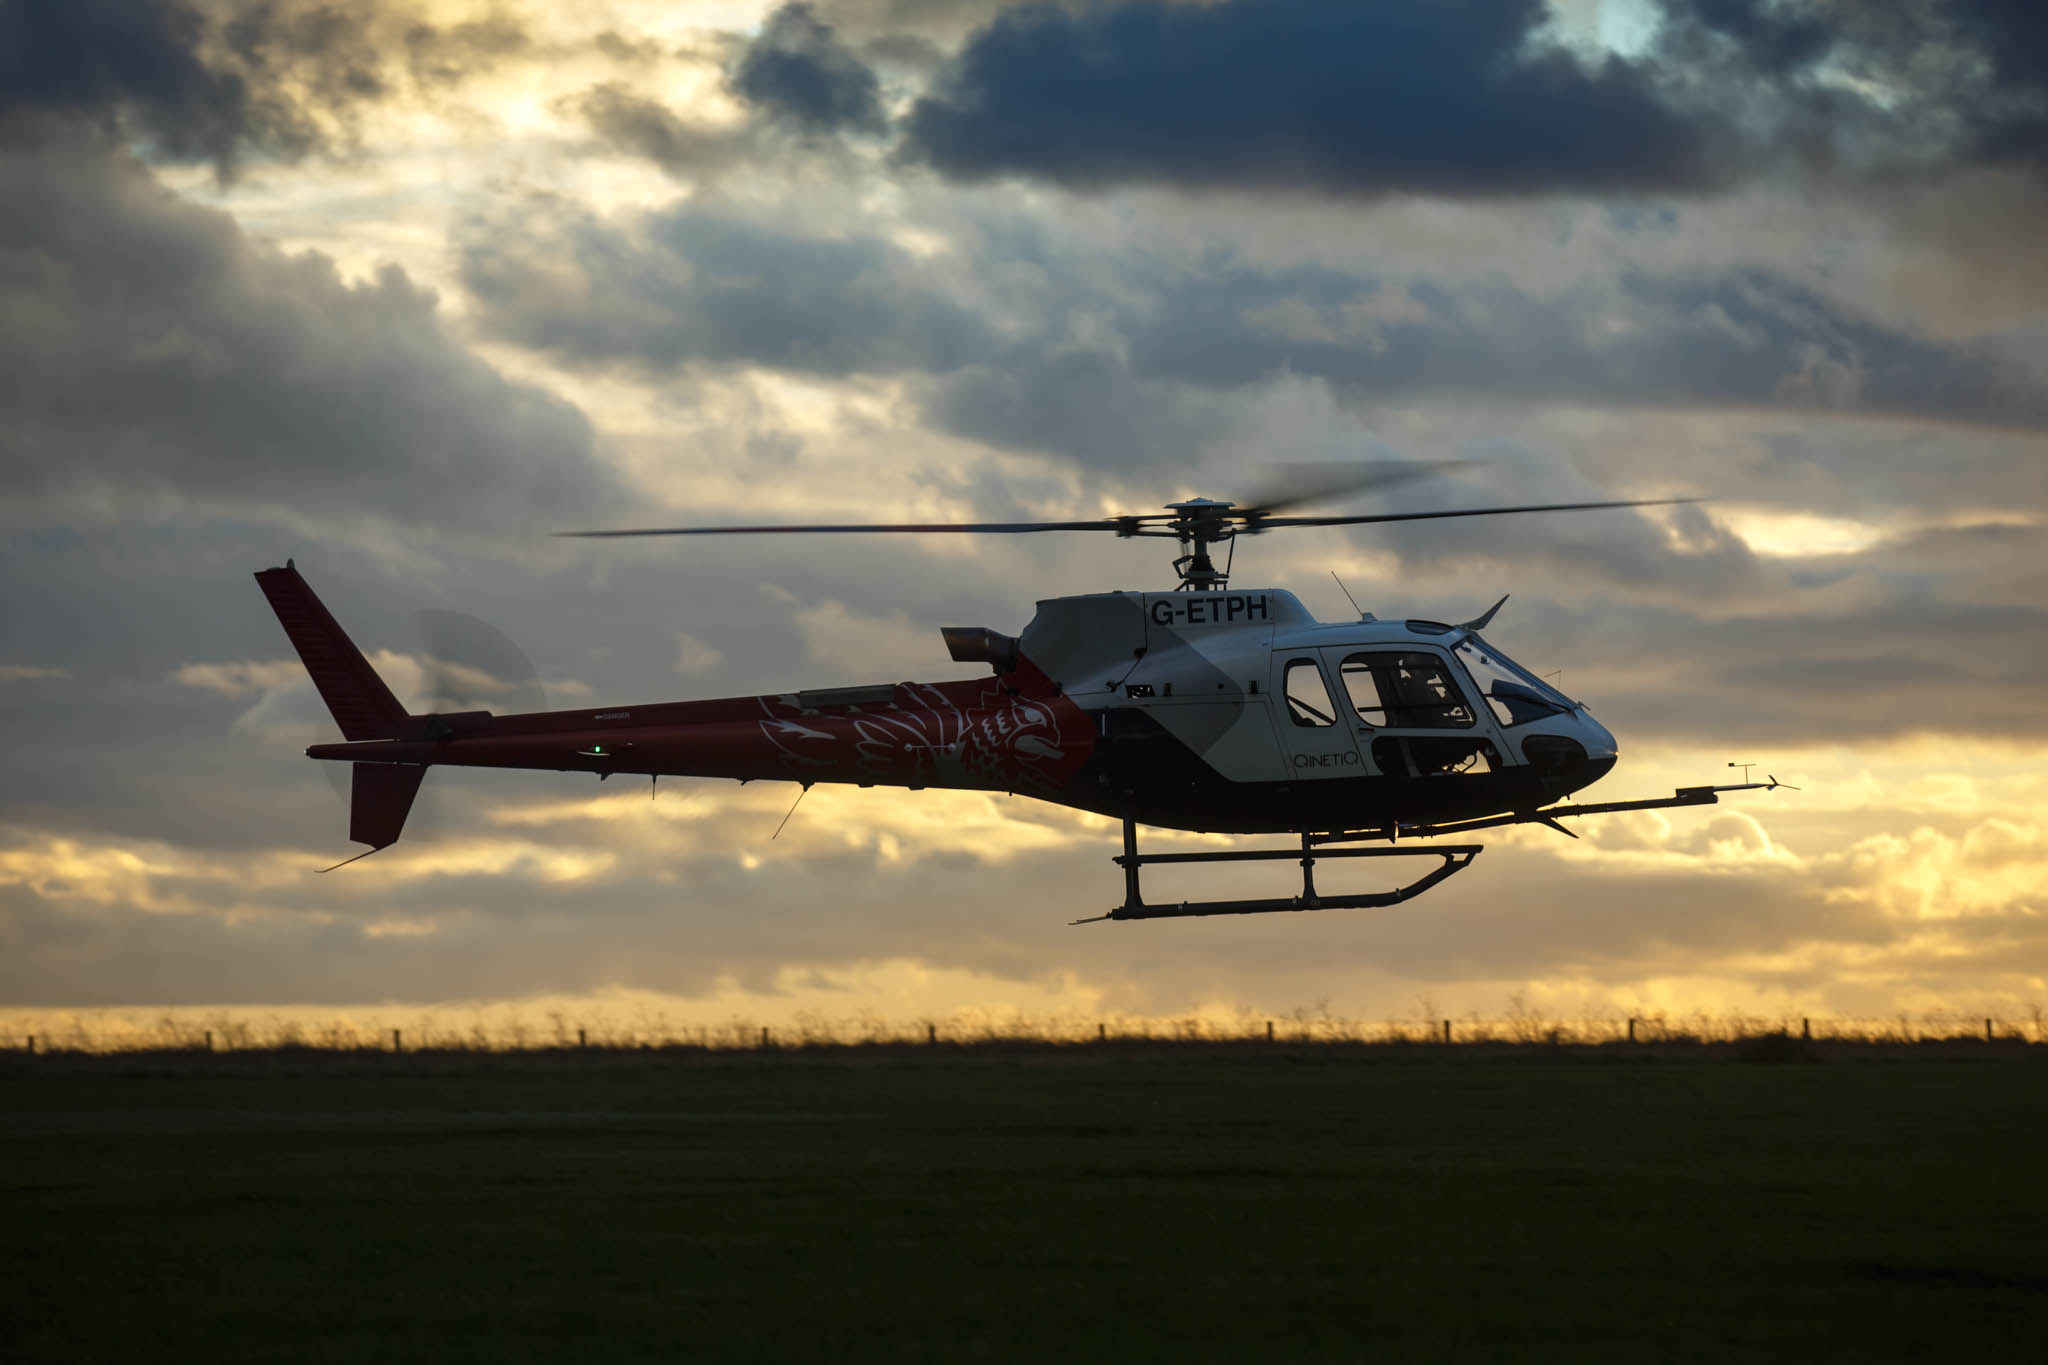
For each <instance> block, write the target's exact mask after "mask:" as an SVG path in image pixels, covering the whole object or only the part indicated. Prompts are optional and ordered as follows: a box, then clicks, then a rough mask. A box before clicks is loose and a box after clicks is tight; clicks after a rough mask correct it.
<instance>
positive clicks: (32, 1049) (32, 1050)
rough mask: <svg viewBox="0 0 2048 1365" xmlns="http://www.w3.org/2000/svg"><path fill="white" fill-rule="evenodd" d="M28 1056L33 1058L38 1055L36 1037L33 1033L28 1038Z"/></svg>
mask: <svg viewBox="0 0 2048 1365" xmlns="http://www.w3.org/2000/svg"><path fill="white" fill-rule="evenodd" d="M28 1055H29V1056H31V1057H33V1056H35V1055H36V1036H35V1035H34V1034H33V1033H31V1034H30V1035H29V1036H28Z"/></svg>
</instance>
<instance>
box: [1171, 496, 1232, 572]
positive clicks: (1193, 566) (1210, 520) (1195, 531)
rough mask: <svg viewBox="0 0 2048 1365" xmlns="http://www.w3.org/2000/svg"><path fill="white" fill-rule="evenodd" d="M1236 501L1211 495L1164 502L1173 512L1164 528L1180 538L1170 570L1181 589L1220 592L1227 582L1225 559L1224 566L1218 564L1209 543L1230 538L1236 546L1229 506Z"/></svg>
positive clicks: (1227, 568) (1226, 563) (1226, 562)
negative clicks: (1177, 577) (1210, 552)
mask: <svg viewBox="0 0 2048 1365" xmlns="http://www.w3.org/2000/svg"><path fill="white" fill-rule="evenodd" d="M1236 505H1237V504H1235V503H1229V502H1218V501H1216V500H1215V499H1214V498H1189V499H1188V500H1187V501H1185V502H1170V503H1168V504H1166V507H1167V510H1168V511H1170V512H1173V513H1175V514H1176V515H1175V517H1174V519H1173V520H1172V521H1170V522H1168V523H1167V525H1166V529H1167V531H1168V532H1170V533H1171V534H1172V535H1173V536H1175V537H1176V538H1177V539H1178V540H1179V541H1180V549H1181V555H1180V558H1179V559H1176V560H1174V561H1173V571H1174V572H1175V573H1176V574H1178V575H1180V591H1182V592H1220V591H1222V590H1223V589H1224V588H1227V587H1229V586H1230V568H1229V563H1228V561H1225V565H1224V567H1223V568H1221V569H1219V568H1217V567H1216V561H1215V560H1214V559H1213V558H1211V557H1210V555H1209V547H1210V546H1211V545H1213V544H1215V543H1217V542H1218V541H1229V542H1233V543H1232V547H1231V548H1232V549H1233V550H1235V549H1236V546H1235V543H1234V542H1235V541H1236V538H1237V528H1236V527H1235V526H1232V525H1231V524H1230V523H1231V521H1232V520H1233V518H1232V517H1231V516H1230V510H1231V508H1233V507H1235V506H1236ZM1239 516H1240V517H1242V516H1243V514H1242V513H1240V514H1239ZM1232 557H1233V558H1234V557H1235V556H1234V555H1233V556H1232Z"/></svg>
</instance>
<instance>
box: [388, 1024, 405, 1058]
mask: <svg viewBox="0 0 2048 1365" xmlns="http://www.w3.org/2000/svg"><path fill="white" fill-rule="evenodd" d="M391 1050H392V1051H393V1052H403V1051H405V1036H404V1035H403V1034H401V1033H400V1032H399V1031H398V1030H397V1029H393V1030H391Z"/></svg>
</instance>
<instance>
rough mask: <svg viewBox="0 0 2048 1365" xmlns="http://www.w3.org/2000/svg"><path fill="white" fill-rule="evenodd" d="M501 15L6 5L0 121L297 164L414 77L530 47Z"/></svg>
mask: <svg viewBox="0 0 2048 1365" xmlns="http://www.w3.org/2000/svg"><path fill="white" fill-rule="evenodd" d="M526 46H527V40H526V38H525V35H524V34H523V33H522V32H521V31H520V30H519V29H518V27H517V26H516V25H513V24H511V23H510V22H509V21H507V20H505V19H503V18H502V17H497V18H491V19H486V20H481V21H477V22H471V23H463V24H456V25H451V26H446V27H442V26H437V25H435V24H433V23H429V22H427V21H426V20H424V19H422V18H421V17H419V14H418V7H417V6H416V5H414V4H410V3H406V0H386V2H385V3H380V4H357V5H348V6H338V5H332V4H324V3H319V2H318V0H154V2H153V3H147V4H138V3H133V0H63V3H50V2H49V0H0V123H13V124H22V123H33V122H38V121H41V122H45V123H47V122H51V121H57V122H63V121H72V122H84V123H88V124H90V125H92V126H94V127H97V128H100V129H102V130H106V131H119V132H120V133H122V134H124V135H128V136H133V137H136V138H137V139H139V141H140V142H141V144H142V150H144V151H145V152H146V153H147V154H149V155H150V156H152V157H156V158H161V159H164V160H170V161H195V160H196V161H211V162H212V163H214V165H215V166H216V168H217V169H219V171H220V172H221V174H222V175H226V174H228V173H229V172H230V171H231V169H232V168H233V165H234V163H235V162H236V160H237V159H238V158H240V157H242V156H243V155H246V154H249V153H252V152H253V153H256V154H260V155H268V156H279V157H287V158H289V157H297V156H303V155H305V154H307V153H308V152H311V151H314V150H317V149H320V148H323V147H328V146H331V145H334V144H336V143H338V142H344V141H346V139H347V137H348V135H349V130H350V127H351V124H352V121H353V119H354V117H355V116H356V114H357V112H358V111H359V110H360V109H361V108H362V107H363V106H366V105H369V104H372V103H376V102H378V101H380V100H383V99H386V98H389V97H390V96H391V95H392V94H393V93H394V91H395V90H396V89H397V88H398V87H399V86H400V85H401V84H404V83H405V82H407V81H409V82H410V83H411V84H412V85H413V86H414V87H416V88H422V89H424V88H431V87H436V86H447V85H450V84H453V83H455V82H457V81H460V80H461V79H463V78H464V77H465V76H467V75H468V74H469V73H471V72H472V71H474V70H476V69H478V68H480V67H481V66H484V65H488V64H490V63H492V62H495V61H498V60H501V59H503V58H504V57H506V56H508V55H511V54H514V53H517V52H520V51H523V50H524V49H525V48H526Z"/></svg>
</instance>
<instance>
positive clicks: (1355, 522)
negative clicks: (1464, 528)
mask: <svg viewBox="0 0 2048 1365" xmlns="http://www.w3.org/2000/svg"><path fill="white" fill-rule="evenodd" d="M1705 501H1706V499H1705V498H1630V499H1628V500H1627V501H1625V502H1543V503H1530V504H1528V505H1527V506H1523V507H1466V508H1461V509H1459V510H1457V511H1454V512H1380V513H1377V514H1374V515H1371V516H1362V517H1262V518H1260V520H1259V523H1258V526H1259V529H1260V530H1262V531H1263V530H1266V529H1268V528H1270V527H1274V526H1363V525H1366V524H1368V523H1371V522H1383V521H1440V520H1442V519H1443V518H1445V517H1499V516H1506V515H1507V514H1509V513H1511V512H1578V511H1583V510H1585V509H1587V508H1592V507H1671V506H1674V505H1676V504H1678V503H1684V502H1705Z"/></svg>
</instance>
